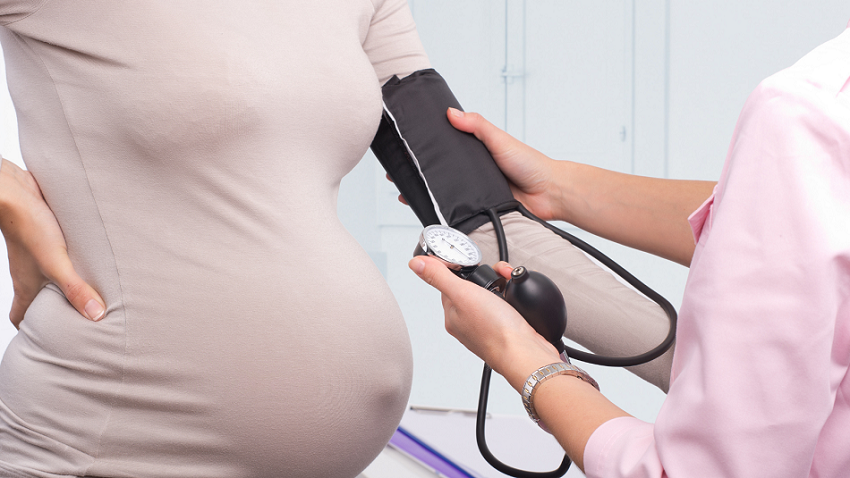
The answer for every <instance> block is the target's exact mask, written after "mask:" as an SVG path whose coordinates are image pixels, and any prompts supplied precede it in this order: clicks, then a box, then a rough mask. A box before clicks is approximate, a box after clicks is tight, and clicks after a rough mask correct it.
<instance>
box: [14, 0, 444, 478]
mask: <svg viewBox="0 0 850 478" xmlns="http://www.w3.org/2000/svg"><path fill="white" fill-rule="evenodd" d="M0 22H2V23H3V24H4V27H3V28H0V40H2V45H3V50H4V53H5V55H6V63H7V71H8V83H9V88H10V91H11V94H12V98H13V100H14V103H15V108H16V110H17V114H18V121H19V125H20V126H19V127H20V132H21V148H22V152H23V156H24V158H25V161H26V163H27V167H28V169H29V171H30V172H31V173H32V175H33V177H34V178H35V179H36V180H37V183H38V186H40V189H41V191H42V192H43V195H44V199H45V200H46V203H47V204H49V206H50V209H51V210H52V212H53V213H54V214H55V218H56V220H57V221H58V224H59V226H61V231H62V233H63V234H64V237H65V240H66V241H67V250H68V255H69V256H70V260H71V263H72V264H73V266H74V268H75V269H76V271H77V272H78V273H79V274H80V275H81V276H82V277H83V278H84V279H85V280H86V281H87V282H88V283H89V284H91V286H92V287H93V288H94V289H95V290H97V291H98V292H99V294H100V296H101V297H102V299H103V302H104V305H105V313H104V314H103V317H102V319H101V320H100V321H99V322H96V323H95V322H92V321H89V320H85V319H84V318H83V317H81V315H80V312H82V311H80V312H78V310H76V309H75V308H74V307H73V306H72V305H71V304H70V303H69V302H68V300H66V298H65V295H64V294H63V293H62V289H61V288H60V287H57V286H56V285H53V284H51V285H48V286H47V287H45V288H43V289H41V290H40V292H39V293H38V294H37V296H36V297H35V299H34V301H33V302H32V303H31V304H30V305H29V307H28V308H27V309H26V316H25V318H24V319H23V320H22V321H21V322H20V332H19V333H18V335H17V336H16V337H15V338H14V339H13V341H12V342H11V344H10V345H9V348H8V350H7V352H6V355H5V357H4V359H3V362H2V366H0V476H4V477H7V476H12V477H21V476H24V477H58V476H109V477H117V476H135V477H138V476H157V477H229V478H234V477H243V476H256V477H260V476H262V477H273V476H280V477H283V476H288V477H299V478H306V477H322V478H328V477H353V476H355V475H357V474H358V473H359V471H360V470H362V469H363V468H365V467H366V466H367V465H368V464H369V463H370V462H371V460H372V459H373V458H374V457H375V456H376V455H377V454H378V453H379V452H380V450H381V449H382V448H383V446H384V444H385V443H386V442H387V441H388V440H389V437H390V436H391V435H392V433H393V431H394V429H395V427H396V425H397V424H398V422H399V420H400V418H401V414H402V412H403V409H404V407H405V405H406V403H407V398H408V393H409V387H410V377H411V351H410V345H409V339H408V336H407V332H406V329H405V326H404V322H403V320H402V317H401V313H400V311H399V308H398V306H397V304H396V302H395V300H394V298H393V297H392V295H391V293H390V291H389V288H388V287H387V285H386V283H385V282H384V280H383V279H382V277H381V275H380V273H379V272H378V270H377V269H376V268H375V267H374V265H373V264H372V262H371V260H370V259H369V256H368V255H367V254H366V253H365V252H364V251H363V250H362V249H361V248H360V247H359V246H358V245H357V243H356V242H355V240H354V239H353V238H352V237H351V236H350V235H349V234H348V233H347V232H346V230H345V229H344V228H343V226H342V225H341V223H340V222H339V220H338V218H337V215H336V196H337V189H338V186H339V182H340V179H341V178H342V177H343V176H344V175H345V174H346V173H347V172H348V171H349V170H351V168H353V167H354V165H355V164H356V163H357V162H358V161H359V160H360V158H361V157H362V156H363V154H364V153H365V152H366V150H367V148H368V146H369V143H370V142H371V140H372V137H373V135H374V133H375V130H376V129H377V125H378V121H379V119H380V115H381V92H380V84H381V83H383V82H384V81H385V80H386V79H387V78H389V77H390V76H392V75H400V76H403V75H405V74H408V73H410V72H412V71H415V70H418V69H422V68H428V67H429V64H428V60H427V58H426V56H425V55H424V53H423V52H422V47H421V45H420V42H419V38H418V35H417V33H416V30H415V28H414V25H413V21H412V18H411V16H410V12H409V10H408V8H407V5H406V3H405V2H404V0H385V1H384V0H373V1H369V0H359V1H351V0H327V1H319V2H291V1H287V2H270V1H257V0H246V1H241V2H223V1H204V2H199V1H190V0H169V1H167V2H164V1H163V2H160V1H144V2H129V1H115V0H86V1H83V0H63V1H58V0H28V1H6V0H4V1H2V2H0ZM4 170H5V171H4ZM0 171H3V173H4V174H13V173H18V174H19V175H20V174H23V175H26V174H27V173H23V172H20V171H16V170H15V166H14V164H12V163H8V162H7V163H5V164H4V165H3V166H2V168H0ZM32 184H33V186H34V184H35V183H32ZM36 191H37V189H36ZM6 192H8V191H4V193H6ZM3 206H4V208H3V217H2V219H3V222H4V228H5V229H4V233H5V235H6V236H7V239H8V238H9V237H10V232H13V231H14V227H15V225H16V224H17V223H15V224H13V225H9V224H8V223H9V221H10V220H11V219H10V218H12V217H13V214H12V213H15V214H19V215H21V216H23V217H26V215H27V214H29V212H28V211H21V210H13V211H11V212H10V211H9V205H8V204H4V205H3ZM45 210H46V209H45ZM10 249H11V247H10ZM13 272H14V271H13ZM355 275H356V276H357V277H358V280H356V281H349V280H344V281H342V280H340V278H348V277H354V276H355ZM60 285H61V284H60ZM93 315H96V314H93Z"/></svg>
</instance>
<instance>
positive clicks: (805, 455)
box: [584, 30, 850, 478]
mask: <svg viewBox="0 0 850 478" xmlns="http://www.w3.org/2000/svg"><path fill="white" fill-rule="evenodd" d="M848 90H850V30H846V31H845V32H844V33H843V34H842V35H840V36H839V37H838V38H836V39H834V40H832V41H830V42H828V43H826V44H824V45H822V46H820V47H818V48H817V49H815V50H814V51H813V52H811V53H810V54H808V55H807V56H805V57H804V58H803V59H802V60H800V61H799V62H797V64H795V65H794V66H792V67H791V68H789V69H787V70H784V71H782V72H780V73H778V74H776V75H774V76H772V77H770V78H768V79H767V80H765V81H764V82H763V83H762V84H761V85H759V87H758V88H757V89H756V91H755V92H754V93H753V94H752V95H751V96H750V98H749V100H748V101H747V103H746V105H745V106H744V110H743V112H742V113H741V117H740V119H739V121H738V125H737V127H736V130H735V134H734V137H733V139H732V144H731V146H730V149H729V155H728V157H727V160H726V165H725V167H724V170H723V174H722V177H721V179H720V182H719V184H718V185H717V188H716V189H715V194H714V195H713V196H712V197H711V198H709V200H708V201H706V203H705V204H704V205H703V206H702V207H701V208H700V209H698V210H697V211H696V212H694V214H693V215H692V216H691V218H690V221H691V226H692V228H693V232H694V237H695V239H696V241H697V247H696V251H695V252H694V257H693V261H692V263H691V271H690V276H689V277H688V283H687V287H686V290H685V299H684V302H683V304H682V308H681V314H680V321H679V327H678V339H677V345H676V347H677V348H676V353H675V356H674V359H673V374H672V381H671V386H670V391H669V394H668V396H667V400H666V401H665V402H664V405H663V407H662V409H661V411H660V413H659V414H658V419H657V421H656V423H655V424H654V425H653V424H650V423H645V422H642V421H640V420H637V419H635V418H616V419H614V420H611V421H609V422H607V423H605V424H603V425H602V426H601V427H599V429H597V430H596V432H595V433H594V434H593V436H592V437H591V439H590V441H589V442H588V444H587V448H586V449H585V453H584V460H585V465H586V468H587V469H586V473H587V476H588V477H590V478H595V477H606V478H609V477H630V478H637V477H662V476H669V477H671V478H676V477H693V476H700V477H715V476H722V477H746V478H752V477H762V476H763V477H771V478H780V477H806V476H809V477H847V476H850V378H848V364H850V91H848Z"/></svg>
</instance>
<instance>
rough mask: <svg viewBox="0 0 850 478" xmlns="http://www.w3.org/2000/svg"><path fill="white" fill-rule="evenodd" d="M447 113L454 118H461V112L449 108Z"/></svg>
mask: <svg viewBox="0 0 850 478" xmlns="http://www.w3.org/2000/svg"><path fill="white" fill-rule="evenodd" d="M449 113H450V114H451V115H452V116H454V117H455V118H463V111H461V110H458V109H455V108H452V107H449Z"/></svg>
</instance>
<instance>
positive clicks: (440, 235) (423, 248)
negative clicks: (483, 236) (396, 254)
mask: <svg viewBox="0 0 850 478" xmlns="http://www.w3.org/2000/svg"><path fill="white" fill-rule="evenodd" d="M422 254H428V255H431V256H434V257H436V258H438V259H440V260H442V261H443V262H445V263H446V265H447V266H448V267H449V269H453V270H455V271H459V270H461V269H467V268H471V267H475V266H477V265H478V264H480V263H481V250H480V249H478V245H477V244H475V242H474V241H473V240H472V239H470V238H469V237H468V236H467V235H466V234H464V233H462V232H460V231H458V230H457V229H452V228H451V227H448V226H442V225H439V224H438V225H433V226H428V227H426V228H425V230H424V231H422V234H420V235H419V244H418V245H417V246H416V251H415V252H414V255H422Z"/></svg>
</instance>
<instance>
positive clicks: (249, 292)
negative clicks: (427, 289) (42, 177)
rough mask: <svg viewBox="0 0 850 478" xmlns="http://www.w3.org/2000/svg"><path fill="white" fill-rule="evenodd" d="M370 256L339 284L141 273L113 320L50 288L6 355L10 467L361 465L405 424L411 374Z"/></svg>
mask: <svg viewBox="0 0 850 478" xmlns="http://www.w3.org/2000/svg"><path fill="white" fill-rule="evenodd" d="M362 258H365V254H362V255H361V256H357V257H355V258H354V259H352V258H351V257H350V256H349V257H348V260H349V263H347V265H346V266H347V267H351V268H352V269H353V270H354V271H356V272H357V275H356V277H357V280H355V281H351V282H346V283H344V284H336V285H335V283H334V281H333V280H332V279H335V278H338V277H340V275H338V274H333V275H331V274H322V273H318V274H317V273H310V274H301V273H297V274H290V273H287V272H286V271H287V268H286V267H276V268H273V269H268V270H271V271H273V272H268V270H267V273H266V274H264V276H263V277H260V278H258V277H257V276H256V274H255V273H256V271H251V270H247V271H246V270H243V271H242V272H241V273H239V274H236V275H235V276H234V275H229V276H216V274H214V273H209V274H202V275H198V274H197V273H196V272H197V271H191V270H190V269H183V270H174V271H171V272H170V273H169V275H170V280H167V281H166V280H159V281H151V278H150V277H145V276H146V273H145V270H144V269H143V268H141V269H139V270H127V271H126V272H124V273H123V275H122V287H123V301H122V302H120V303H110V304H109V310H108V315H107V317H106V318H105V319H104V321H103V322H101V323H98V324H92V323H89V322H87V321H85V320H83V319H81V318H80V317H78V316H77V315H76V313H75V312H74V311H73V309H72V308H70V306H69V305H68V304H67V302H66V301H65V299H64V298H63V297H62V296H61V294H59V293H58V292H57V291H56V290H55V289H52V288H48V289H45V290H44V291H42V294H41V295H40V296H39V298H38V300H37V302H36V303H34V304H33V307H31V309H30V311H29V312H28V316H27V318H26V319H25V321H24V327H23V328H22V332H21V334H19V336H18V337H16V339H15V340H14V341H13V343H12V344H11V345H10V347H9V350H8V351H7V354H6V357H5V358H4V361H3V363H2V366H0V400H2V403H0V417H2V421H0V427H2V429H0V448H3V449H4V450H5V449H12V450H17V451H16V452H15V453H12V454H5V453H4V456H3V457H0V465H3V466H6V467H13V468H14V467H18V468H20V469H21V470H25V471H26V470H30V469H38V470H39V471H41V472H46V473H58V474H63V473H64V474H71V475H80V476H82V475H86V474H88V475H93V476H139V475H149V476H164V477H165V476H181V477H185V476H229V477H234V476H299V477H313V476H315V477H336V476H340V477H345V476H351V477H353V476H355V475H356V474H357V473H358V472H359V471H360V470H362V469H363V468H364V467H365V466H366V465H368V463H369V462H370V461H371V460H372V459H373V458H374V457H375V456H376V455H377V453H379V452H380V450H381V449H382V447H383V445H384V444H385V443H386V441H387V440H389V437H390V436H391V434H392V432H393V430H394V429H395V427H396V426H397V424H398V421H399V420H400V417H401V414H402V412H403V408H404V406H405V404H406V402H407V398H408V393H409V388H410V376H411V353H410V345H409V339H408V337H407V333H406V329H405V327H404V323H403V321H402V319H401V315H400V312H399V309H398V306H397V305H396V303H395V301H394V299H393V298H392V296H391V294H390V293H389V290H388V288H387V286H386V284H385V283H384V281H383V279H382V278H381V277H380V274H378V273H377V271H375V270H374V267H373V266H372V265H371V263H369V262H367V261H368V258H365V260H363V259H362ZM352 261H353V263H352ZM155 270H156V273H157V274H162V270H161V268H157V269H155ZM213 272H214V271H213ZM342 277H346V274H342ZM350 277H353V276H350ZM258 279H259V280H258ZM108 302H111V301H109V300H108ZM33 377H39V379H38V380H33ZM9 443H11V444H13V445H14V446H12V447H8V446H7V445H8V444H9ZM48 458H49V459H48ZM0 469H2V466H0Z"/></svg>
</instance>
